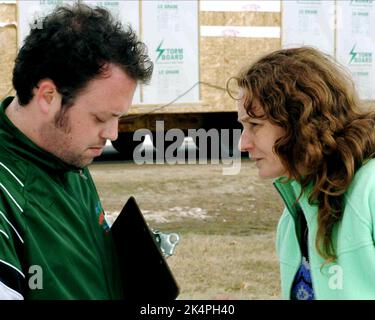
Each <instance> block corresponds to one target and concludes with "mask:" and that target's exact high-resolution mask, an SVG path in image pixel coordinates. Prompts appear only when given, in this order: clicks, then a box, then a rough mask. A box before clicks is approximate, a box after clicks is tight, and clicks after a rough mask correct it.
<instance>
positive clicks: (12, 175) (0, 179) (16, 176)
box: [0, 151, 28, 187]
mask: <svg viewBox="0 0 375 320" xmlns="http://www.w3.org/2000/svg"><path fill="white" fill-rule="evenodd" d="M0 152H1V151H0ZM27 167H28V165H27V162H24V161H20V160H17V159H15V158H10V157H4V155H3V154H1V155H0V183H3V185H13V184H14V185H19V186H20V187H24V184H25V179H26V175H27Z"/></svg>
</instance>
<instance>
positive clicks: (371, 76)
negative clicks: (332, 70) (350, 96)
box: [336, 0, 375, 100]
mask: <svg viewBox="0 0 375 320" xmlns="http://www.w3.org/2000/svg"><path fill="white" fill-rule="evenodd" d="M374 54H375V3H374V1H372V0H366V1H363V0H352V1H338V2H337V46H336V58H337V60H338V61H339V62H340V63H341V64H342V65H344V66H346V67H347V68H348V69H349V70H350V72H351V74H352V77H353V79H354V81H355V84H356V88H357V90H358V92H359V95H360V97H361V98H362V99H369V100H373V99H375V87H374V86H375V64H374Z"/></svg>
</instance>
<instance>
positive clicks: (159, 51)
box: [156, 40, 165, 62]
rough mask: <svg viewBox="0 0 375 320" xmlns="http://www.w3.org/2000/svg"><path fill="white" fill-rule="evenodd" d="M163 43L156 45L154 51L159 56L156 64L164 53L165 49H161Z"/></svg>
mask: <svg viewBox="0 0 375 320" xmlns="http://www.w3.org/2000/svg"><path fill="white" fill-rule="evenodd" d="M163 42H164V40H162V41H161V42H160V44H159V45H158V47H157V49H156V52H157V53H158V54H159V55H158V57H157V58H156V62H158V60H159V59H160V57H161V55H162V54H163V53H164V51H165V49H162V47H161V46H162V45H163Z"/></svg>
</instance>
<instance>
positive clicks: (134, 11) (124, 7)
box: [18, 0, 141, 104]
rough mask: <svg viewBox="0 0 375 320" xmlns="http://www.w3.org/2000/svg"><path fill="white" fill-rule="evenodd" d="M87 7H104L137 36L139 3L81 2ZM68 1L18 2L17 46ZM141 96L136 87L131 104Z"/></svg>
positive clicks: (40, 0) (111, 1) (112, 0)
mask: <svg viewBox="0 0 375 320" xmlns="http://www.w3.org/2000/svg"><path fill="white" fill-rule="evenodd" d="M82 2H84V3H86V4H87V5H89V6H92V7H95V6H100V7H105V8H106V9H108V10H109V11H110V12H111V13H112V15H113V16H114V17H115V18H117V19H118V20H119V21H121V23H122V24H123V25H124V26H126V25H130V26H131V27H132V29H133V30H134V31H135V32H136V33H137V34H138V35H139V29H140V25H139V2H138V1H114V0H106V1H97V0H84V1H82ZM72 3H73V1H71V0H70V1H69V0H21V1H18V26H19V27H18V32H19V33H18V45H19V47H21V46H22V43H23V40H24V39H25V37H26V36H27V35H28V34H29V32H30V28H43V26H42V21H41V18H42V17H43V16H45V15H47V14H48V13H50V12H52V11H53V9H54V8H55V7H56V6H58V5H62V4H72ZM140 99H141V94H140V88H139V87H138V88H137V90H136V91H135V93H134V98H133V104H138V103H140Z"/></svg>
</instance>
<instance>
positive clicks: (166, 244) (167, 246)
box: [152, 230, 180, 258]
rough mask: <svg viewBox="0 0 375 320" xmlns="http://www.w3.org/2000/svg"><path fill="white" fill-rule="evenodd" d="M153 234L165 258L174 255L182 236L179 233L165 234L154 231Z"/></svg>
mask: <svg viewBox="0 0 375 320" xmlns="http://www.w3.org/2000/svg"><path fill="white" fill-rule="evenodd" d="M152 233H153V235H154V238H155V240H156V242H157V244H158V246H159V248H160V250H161V252H162V253H163V255H164V257H166V258H168V257H170V256H171V255H173V253H174V250H175V248H176V245H177V244H178V243H179V241H180V236H179V235H178V234H177V233H164V232H161V231H159V230H152Z"/></svg>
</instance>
